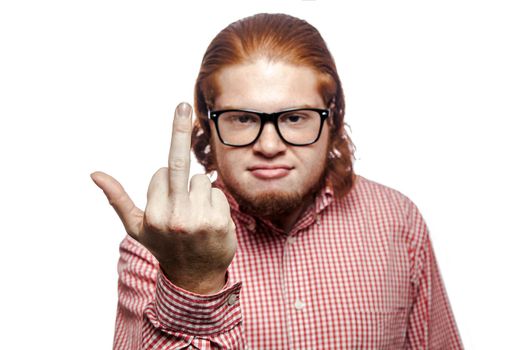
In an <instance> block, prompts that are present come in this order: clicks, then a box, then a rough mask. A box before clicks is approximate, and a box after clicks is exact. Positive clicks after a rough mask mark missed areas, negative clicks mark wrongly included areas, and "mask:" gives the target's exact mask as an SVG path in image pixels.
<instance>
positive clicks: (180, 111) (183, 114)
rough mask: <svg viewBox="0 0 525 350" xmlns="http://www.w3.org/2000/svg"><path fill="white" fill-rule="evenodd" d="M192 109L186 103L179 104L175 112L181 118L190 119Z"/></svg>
mask: <svg viewBox="0 0 525 350" xmlns="http://www.w3.org/2000/svg"><path fill="white" fill-rule="evenodd" d="M190 112H191V107H190V105H189V104H187V103H186V102H182V103H179V105H178V106H177V109H176V110H175V115H176V116H177V117H179V118H188V117H189V116H190Z"/></svg>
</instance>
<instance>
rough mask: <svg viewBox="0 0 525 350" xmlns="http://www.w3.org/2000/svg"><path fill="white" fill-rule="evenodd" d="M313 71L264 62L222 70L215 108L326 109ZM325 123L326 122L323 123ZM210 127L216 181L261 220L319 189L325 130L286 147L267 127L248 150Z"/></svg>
mask: <svg viewBox="0 0 525 350" xmlns="http://www.w3.org/2000/svg"><path fill="white" fill-rule="evenodd" d="M318 79H319V78H318V73H316V72H315V71H314V70H312V69H310V68H307V67H300V66H294V65H290V64H287V63H283V62H279V61H277V62H269V61H267V60H265V59H260V60H257V61H256V62H254V63H247V64H239V65H234V66H230V67H227V68H224V69H223V70H221V71H220V72H219V73H218V75H217V80H216V82H217V84H218V87H219V91H220V94H219V95H218V96H217V98H216V99H215V105H214V110H221V109H248V110H257V111H260V112H266V113H273V112H278V111H281V110H285V109H291V108H301V107H310V108H326V105H325V104H324V102H323V99H322V98H321V95H320V94H319V91H318ZM325 123H326V122H325ZM210 125H211V128H212V149H213V152H214V156H215V161H216V164H217V169H218V173H219V177H220V178H221V179H222V181H223V183H224V184H225V185H226V187H227V188H228V190H229V191H230V192H231V193H232V195H234V196H235V197H236V199H237V200H238V201H239V204H240V205H241V206H242V207H244V208H246V209H247V210H248V211H249V212H252V213H253V214H259V215H261V216H269V217H272V216H276V215H283V214H284V215H286V214H287V213H289V212H292V211H293V210H296V209H297V208H300V207H302V206H303V205H304V204H305V202H307V198H308V196H309V195H312V194H313V193H312V192H315V191H317V190H318V189H319V186H320V184H322V183H323V179H322V178H323V176H324V174H325V168H326V159H327V150H328V143H329V126H328V125H324V126H323V131H322V133H321V136H320V138H319V140H318V141H317V142H316V143H314V144H312V145H308V146H291V145H288V144H286V143H284V141H283V140H282V139H281V138H280V137H279V135H278V134H277V131H276V130H275V126H274V125H273V124H272V123H266V124H265V126H264V129H263V131H262V133H261V135H260V137H259V139H258V140H257V141H256V142H255V143H254V144H252V145H250V146H245V147H239V148H236V147H230V146H225V145H224V144H222V143H221V142H220V140H219V138H218V137H217V133H216V130H215V125H214V124H213V123H210Z"/></svg>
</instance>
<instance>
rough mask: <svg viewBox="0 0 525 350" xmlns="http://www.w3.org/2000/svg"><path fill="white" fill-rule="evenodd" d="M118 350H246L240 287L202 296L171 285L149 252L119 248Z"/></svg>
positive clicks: (127, 244)
mask: <svg viewBox="0 0 525 350" xmlns="http://www.w3.org/2000/svg"><path fill="white" fill-rule="evenodd" d="M118 274H119V280H118V306H117V318H116V324H115V338H114V344H113V348H114V349H115V350H124V349H125V350H138V349H169V350H171V349H242V348H244V347H245V340H244V338H243V331H242V315H241V306H240V301H239V293H240V290H241V283H240V282H238V283H233V282H232V281H230V279H229V278H228V277H227V282H226V285H225V286H224V287H223V288H222V290H221V291H219V292H218V293H215V294H212V295H199V294H195V293H191V292H189V291H186V290H184V289H181V288H179V287H177V286H176V285H174V284H173V283H171V282H170V281H169V279H168V278H167V277H166V276H165V275H164V273H163V272H162V269H160V268H159V265H158V262H157V260H156V259H155V258H154V257H153V255H151V254H150V253H149V252H148V250H147V249H146V248H144V247H143V246H142V245H141V244H139V243H138V242H136V241H135V240H134V239H132V238H131V237H129V236H127V237H126V238H125V239H124V240H123V241H122V243H121V245H120V259H119V262H118Z"/></svg>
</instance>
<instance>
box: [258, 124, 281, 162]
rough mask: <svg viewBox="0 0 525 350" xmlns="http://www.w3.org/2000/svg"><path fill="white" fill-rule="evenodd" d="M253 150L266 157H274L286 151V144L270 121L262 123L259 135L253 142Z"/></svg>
mask: <svg viewBox="0 0 525 350" xmlns="http://www.w3.org/2000/svg"><path fill="white" fill-rule="evenodd" d="M253 151H254V152H256V153H260V154H262V155H263V156H264V157H267V158H271V157H275V156H276V155H278V154H280V153H283V152H284V151H286V144H285V143H284V141H283V140H282V139H281V137H280V136H279V134H278V133H277V130H276V129H275V125H273V124H272V123H266V125H264V127H263V129H262V131H261V135H260V136H259V138H258V139H257V141H256V142H255V143H254V144H253Z"/></svg>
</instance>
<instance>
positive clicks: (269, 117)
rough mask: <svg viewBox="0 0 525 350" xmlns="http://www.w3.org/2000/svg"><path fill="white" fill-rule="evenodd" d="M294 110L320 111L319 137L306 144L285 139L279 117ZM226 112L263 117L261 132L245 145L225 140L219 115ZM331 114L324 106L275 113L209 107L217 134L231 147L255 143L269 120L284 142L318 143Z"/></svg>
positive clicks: (294, 144)
mask: <svg viewBox="0 0 525 350" xmlns="http://www.w3.org/2000/svg"><path fill="white" fill-rule="evenodd" d="M294 111H314V112H317V113H319V116H320V117H321V125H320V126H319V132H318V133H317V137H316V138H315V140H313V141H312V142H309V143H304V144H303V143H301V144H297V143H292V142H289V141H287V140H285V138H284V137H283V135H282V134H281V131H280V130H279V125H278V124H277V121H278V119H279V117H280V116H281V115H283V114H285V113H289V112H294ZM226 112H248V113H253V114H256V115H258V116H259V118H260V119H261V127H260V128H259V132H258V133H257V136H256V137H255V139H254V140H253V141H252V142H250V143H247V144H245V145H232V144H229V143H227V142H225V141H224V140H223V139H222V136H221V132H220V131H219V117H220V115H221V114H223V113H226ZM329 116H330V110H329V109H322V108H291V109H285V110H282V111H279V112H275V113H264V112H259V111H254V110H249V109H221V110H217V111H211V110H209V109H208V119H211V120H212V121H213V123H214V124H215V130H217V135H218V136H219V140H220V141H221V142H222V143H223V144H224V145H226V146H230V147H246V146H250V145H253V144H254V143H255V142H257V140H258V139H259V137H260V136H261V134H262V131H263V129H264V125H265V124H266V123H267V122H271V123H272V124H273V125H274V127H275V130H276V131H277V134H278V135H279V137H280V138H281V140H282V141H283V142H284V143H286V144H288V145H291V146H308V145H311V144H314V143H316V142H317V141H318V140H319V137H320V136H321V132H322V131H323V125H324V121H325V120H326V119H327V118H328V117H329Z"/></svg>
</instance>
